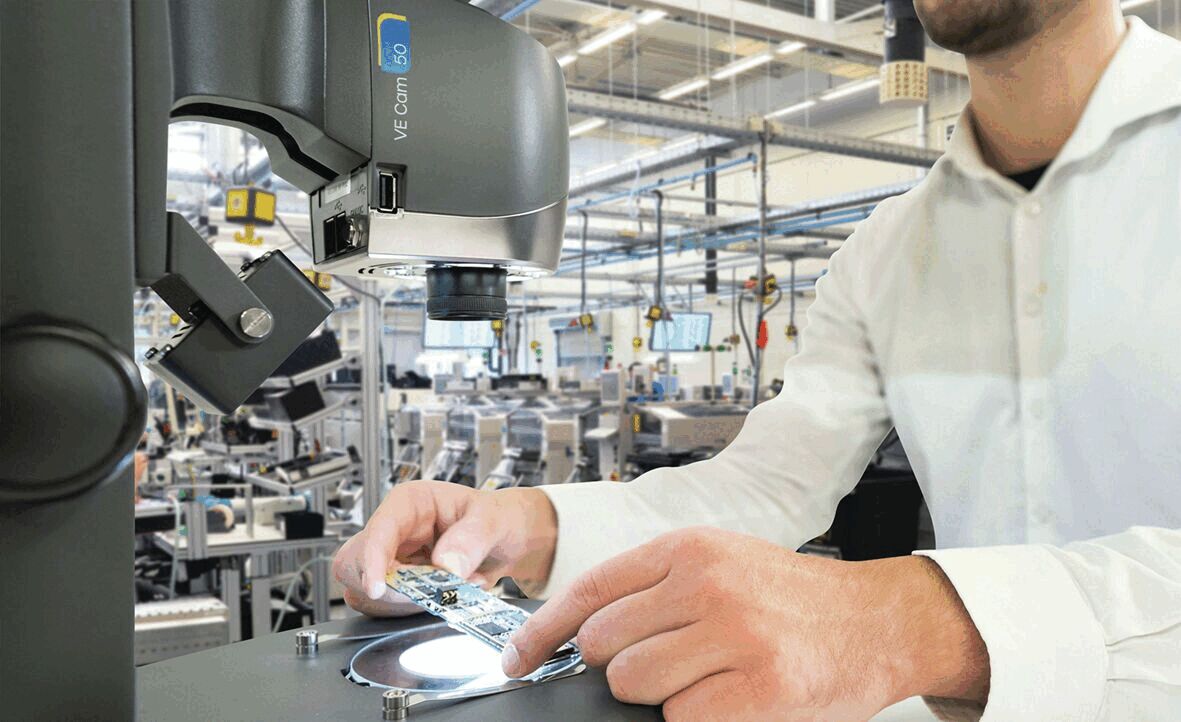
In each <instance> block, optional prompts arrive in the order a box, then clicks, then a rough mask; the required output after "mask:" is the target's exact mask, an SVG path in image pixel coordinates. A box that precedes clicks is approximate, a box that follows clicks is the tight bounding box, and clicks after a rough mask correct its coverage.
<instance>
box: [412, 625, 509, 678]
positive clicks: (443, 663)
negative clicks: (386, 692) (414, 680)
mask: <svg viewBox="0 0 1181 722" xmlns="http://www.w3.org/2000/svg"><path fill="white" fill-rule="evenodd" d="M398 663H399V664H401V665H402V666H403V667H405V668H406V669H407V670H408V671H410V672H413V673H414V674H417V675H420V676H422V677H426V678H428V679H467V678H468V677H481V678H488V681H489V683H490V684H501V683H503V682H506V681H508V677H505V676H504V674H503V673H502V672H501V671H500V655H499V654H497V653H496V651H495V650H493V649H492V648H491V647H489V646H488V645H486V644H484V643H483V642H481V641H479V640H476V639H473V638H471V637H469V636H467V635H464V634H455V635H451V636H447V637H439V638H438V639H432V640H430V641H428V642H423V643H422V644H416V645H414V646H413V647H411V648H410V649H407V650H406V651H405V652H402V654H401V656H399V657H398ZM493 678H498V679H493ZM484 681H485V680H484V679H481V683H483V682H484Z"/></svg>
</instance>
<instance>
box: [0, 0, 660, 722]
mask: <svg viewBox="0 0 1181 722" xmlns="http://www.w3.org/2000/svg"><path fill="white" fill-rule="evenodd" d="M0 34H2V36H3V42H2V43H0V48H2V52H3V66H4V68H5V69H6V70H7V69H10V68H22V71H21V72H19V73H16V72H13V73H7V72H6V73H5V78H4V80H5V82H4V83H3V86H2V87H0V93H2V98H0V116H2V122H0V127H2V128H3V144H2V145H0V149H2V153H3V163H0V181H2V182H0V192H2V194H3V196H4V199H5V204H6V205H8V206H10V207H11V208H23V209H28V211H29V212H22V213H5V214H3V216H2V217H0V244H2V246H0V255H3V257H4V264H3V266H2V267H0V287H3V288H4V302H3V305H2V306H0V340H2V343H0V357H2V359H0V360H2V361H3V364H2V365H3V369H4V373H3V374H2V375H0V424H2V425H3V427H2V428H0V458H3V459H4V468H3V469H2V470H0V575H2V576H3V577H4V578H6V579H19V580H20V584H6V585H3V587H2V588H0V608H3V609H4V610H5V611H4V634H5V637H4V644H3V645H2V646H0V679H3V680H4V684H5V686H6V687H7V688H11V689H14V690H15V689H19V690H20V691H21V693H20V694H19V695H7V696H6V697H5V702H4V704H5V714H6V716H8V717H11V718H13V719H72V718H79V717H90V716H94V715H95V714H101V715H102V716H103V717H105V718H110V719H130V718H132V717H139V718H141V719H173V720H182V719H202V720H207V719H243V718H248V719H263V718H266V719H307V718H312V717H331V718H338V719H342V718H348V719H368V718H376V717H377V716H378V715H382V714H385V715H386V716H387V718H388V714H389V713H390V710H388V709H387V710H385V712H384V713H383V708H384V707H387V706H388V705H389V703H390V700H391V699H393V700H394V701H395V702H397V701H398V700H400V703H401V707H400V708H399V709H396V710H393V712H395V713H397V714H398V715H401V716H405V713H406V712H407V709H406V708H407V706H413V707H414V716H415V718H416V719H420V720H432V719H444V718H445V719H452V720H463V719H472V720H475V719H535V718H538V717H540V716H543V715H545V714H548V713H550V712H552V711H553V710H554V709H555V706H560V707H561V709H562V716H563V717H564V718H565V719H568V720H572V721H573V720H600V719H609V718H614V719H622V718H625V717H626V718H628V719H633V720H635V719H658V718H659V713H658V711H656V710H654V709H647V708H642V707H631V706H624V705H621V704H618V703H616V702H614V701H613V700H612V699H611V696H610V694H609V693H608V689H607V683H606V679H605V677H604V675H603V674H602V672H601V671H598V670H586V671H583V667H582V666H578V667H576V668H574V669H573V670H572V672H574V674H573V676H566V677H565V678H562V679H554V680H553V681H549V680H548V679H546V678H538V679H529V680H507V679H501V680H499V681H497V682H495V683H494V684H481V685H475V686H473V685H471V684H470V679H469V678H466V677H465V678H462V679H460V678H459V677H457V676H456V675H455V674H453V673H448V672H447V670H443V672H442V674H440V673H438V672H430V673H425V672H423V671H422V670H417V669H408V668H405V665H403V664H402V663H401V661H403V660H405V659H406V657H405V656H404V655H401V654H400V652H398V651H397V650H399V649H401V650H406V649H411V648H418V646H416V645H420V644H426V643H428V642H433V641H435V640H437V639H453V638H454V637H455V636H456V632H454V631H453V630H450V629H448V628H447V627H446V626H445V624H442V623H439V622H433V621H431V619H430V618H425V617H422V616H419V617H414V618H408V619H404V620H394V621H390V620H364V619H354V620H346V621H343V622H331V623H325V624H321V625H317V626H316V627H314V628H312V629H308V630H305V631H304V632H303V633H301V635H300V636H299V637H298V640H297V639H296V638H295V635H285V634H272V635H266V636H264V637H262V638H259V639H255V640H252V641H247V642H243V643H240V644H234V645H229V646H221V647H218V648H216V649H211V650H206V651H203V652H199V653H197V654H191V655H186V656H183V657H179V658H177V659H174V660H168V661H164V662H159V663H156V664H151V665H147V666H146V667H144V668H142V670H141V671H140V672H139V674H138V675H137V674H136V672H135V669H134V656H133V655H134V645H133V639H134V633H133V619H134V615H133V602H134V599H133V594H132V585H131V584H130V583H129V582H130V579H129V572H130V570H131V568H132V562H133V559H132V545H131V544H130V543H129V542H130V540H131V536H132V527H133V523H132V508H131V505H130V504H128V500H129V499H131V498H132V494H133V492H132V454H133V451H134V449H135V447H136V444H137V443H138V441H139V439H140V437H141V436H142V434H143V431H144V429H145V426H146V409H147V394H146V393H145V390H144V388H143V383H142V380H141V378H140V376H139V372H138V369H137V367H136V364H135V361H134V359H133V358H132V353H133V329H134V319H133V308H132V303H131V300H132V298H133V291H134V289H135V287H136V286H140V287H143V286H150V287H152V288H153V290H155V292H156V293H157V294H158V295H159V296H160V297H161V299H162V300H163V301H164V302H165V303H166V304H167V305H169V306H170V307H171V308H172V309H173V310H174V311H175V312H176V313H177V314H178V315H179V316H180V318H181V320H182V324H181V326H180V327H179V329H178V330H177V333H176V334H175V335H174V336H173V337H172V338H170V339H169V340H168V341H167V342H166V343H163V344H162V345H160V346H158V347H157V348H155V349H151V350H149V352H148V357H147V365H148V366H149V367H150V368H151V369H152V371H153V373H155V375H156V376H157V377H158V378H161V379H164V380H165V381H166V382H167V383H168V384H170V385H171V386H173V387H174V388H176V389H178V390H180V391H181V392H182V393H184V395H185V397H186V398H188V399H189V400H190V401H192V402H193V403H194V404H195V405H196V406H197V407H198V408H200V409H202V410H205V411H207V412H211V413H215V414H219V415H230V414H232V413H233V412H234V410H235V409H237V408H238V407H239V406H240V405H241V404H242V402H243V401H245V400H246V398H247V397H248V396H249V395H250V394H251V393H252V392H254V391H255V390H256V389H257V388H258V387H259V386H260V385H262V383H263V381H264V380H265V379H266V378H267V377H268V376H270V375H271V374H272V373H273V372H274V371H275V369H276V368H277V367H278V366H279V365H280V364H281V363H282V362H283V360H284V359H286V358H287V357H288V356H289V355H290V354H291V352H292V351H293V350H294V349H295V348H296V347H297V346H298V345H299V344H300V343H301V342H302V341H303V340H304V339H306V338H307V337H308V336H309V335H310V334H311V333H313V331H314V330H315V329H316V328H317V327H318V326H319V325H320V324H321V323H322V322H323V321H324V319H325V318H326V317H327V316H328V314H329V313H331V311H332V308H333V304H332V303H331V302H330V301H329V300H328V299H327V298H326V297H325V296H324V295H323V294H322V293H321V292H320V291H319V290H318V289H317V288H316V287H315V285H314V284H313V283H312V282H311V281H309V280H308V278H307V277H305V276H304V274H303V273H302V272H301V271H300V269H298V268H297V267H295V266H294V265H293V264H292V263H291V261H290V260H288V258H287V257H286V256H285V255H284V254H283V253H282V252H281V251H272V252H269V253H266V254H263V255H262V256H260V257H259V258H258V259H256V260H254V261H253V262H251V263H250V264H248V265H247V266H246V267H244V268H242V269H241V270H240V272H239V270H238V269H230V268H229V267H228V266H227V265H226V264H225V262H224V261H223V260H222V259H221V258H220V257H218V256H217V255H216V254H215V252H214V251H213V249H212V248H211V247H210V246H209V244H208V243H207V242H206V241H205V239H204V238H202V237H201V236H200V235H199V234H198V232H197V231H196V230H195V229H194V228H193V227H192V226H190V225H189V224H188V222H187V221H185V219H184V218H183V217H182V216H180V215H178V214H174V213H168V212H167V210H166V208H165V200H166V192H165V190H166V177H167V162H168V160H167V159H168V155H167V149H168V130H167V129H168V123H169V122H170V121H171V120H182V119H183V120H197V121H204V122H213V123H222V124H227V125H231V126H234V127H238V128H242V129H244V130H247V131H249V132H251V133H253V134H254V135H255V136H256V137H257V138H259V140H260V141H261V142H262V144H263V145H264V147H265V148H266V150H267V152H268V155H269V157H270V163H271V168H272V170H273V171H274V172H275V173H276V174H277V175H278V176H280V177H282V178H283V179H285V180H287V181H288V182H290V183H292V184H293V185H295V186H296V187H297V188H299V189H300V190H302V191H304V192H305V193H307V194H308V199H309V207H308V211H309V214H310V215H311V220H312V251H313V254H312V255H313V260H314V265H315V269H316V270H317V271H321V272H329V273H332V274H335V275H352V276H354V277H360V278H361V279H363V280H378V279H381V278H384V277H387V276H418V277H423V278H425V284H426V292H427V311H428V315H429V317H430V318H432V319H439V320H464V319H466V320H472V319H475V320H493V319H503V318H504V316H505V314H506V311H507V302H506V300H505V290H506V284H507V279H508V277H509V276H510V275H526V276H535V275H542V274H545V273H548V272H552V271H553V270H554V269H556V267H557V265H558V260H559V256H560V252H561V245H562V237H563V228H564V225H565V221H566V196H567V188H568V183H569V151H568V142H569V141H568V139H569V130H568V123H567V115H566V113H567V111H566V107H567V106H566V96H565V86H564V80H563V74H562V71H561V69H560V67H559V66H558V63H557V62H556V60H555V59H554V58H553V56H552V55H551V54H550V53H549V52H548V51H547V50H546V49H545V48H544V47H543V46H542V45H541V44H539V43H538V42H536V41H535V40H534V39H532V38H530V37H529V36H528V35H527V34H526V33H523V32H521V31H519V30H517V29H516V28H514V27H512V26H511V25H509V24H507V23H504V22H502V21H500V20H499V19H498V18H496V17H493V16H491V15H489V14H487V13H486V12H484V11H482V10H480V9H479V8H475V7H472V6H470V5H468V4H466V3H464V2H457V1H455V0H330V1H329V0H288V1H286V2H281V3H280V2H250V3H242V2H237V1H236V0H167V1H165V0H153V1H147V0H110V1H109V2H103V3H78V2H73V1H72V0H42V1H41V2H35V3H32V2H6V3H3V4H2V5H0ZM473 119H477V120H478V122H473ZM50 207H52V209H53V213H52V215H53V218H54V222H53V223H45V213H44V212H35V209H46V208H50ZM79 294H81V296H80V295H79ZM362 371H363V372H366V371H372V369H363V370H362ZM47 428H51V429H54V430H55V431H56V433H54V434H46V433H44V430H45V429H47ZM58 439H69V440H70V443H71V448H70V449H69V453H63V450H62V449H60V448H58V446H57V440H58ZM379 483H380V482H379V481H376V480H373V481H371V480H369V479H366V484H372V485H373V490H374V491H375V492H377V491H379V488H378V487H377V486H376V485H377V484H379ZM376 499H377V494H376V493H374V494H373V495H367V496H366V503H367V505H371V504H372V503H374V502H376ZM186 503H189V502H186ZM192 503H195V502H192ZM367 512H368V513H372V509H371V508H370V509H367ZM203 518H204V517H203V516H202V515H199V514H198V515H195V516H193V519H195V520H200V519H203ZM198 523H199V522H198ZM247 526H248V525H247ZM256 533H257V531H256ZM210 536H212V535H210ZM210 541H212V540H210ZM300 541H301V543H303V541H305V540H300ZM329 542H331V543H332V544H337V543H339V540H331V539H330V540H329ZM275 543H276V544H279V545H283V544H286V543H287V541H286V539H276V540H275ZM326 543H328V542H326ZM185 546H187V545H185ZM181 547H182V545H181V543H180V538H179V537H177V543H176V544H175V545H174V549H178V550H179V549H180V548H181ZM190 551H191V550H190ZM186 553H187V552H186ZM324 553H325V554H330V553H331V550H330V549H327V550H324ZM250 561H251V563H252V566H254V567H255V569H254V574H256V575H258V576H259V577H260V578H259V579H258V581H259V582H260V583H265V580H266V577H265V573H266V569H265V568H266V565H267V564H268V563H269V559H268V555H265V554H264V555H258V556H257V558H256V559H251V560H250ZM235 568H238V567H227V573H232V571H233V570H234V569H235ZM522 606H525V607H528V606H529V605H528V604H527V603H525V604H523V605H522ZM214 607H216V605H210V612H209V614H208V615H207V616H209V617H210V618H216V617H217V616H218V614H220V610H218V609H215V608H214ZM163 611H164V612H165V613H167V614H170V615H175V614H183V613H185V612H184V610H163ZM268 618H269V612H268ZM219 624H220V623H217V622H211V623H210V626H211V628H212V627H215V626H219ZM217 634H218V635H220V634H221V632H220V631H218V632H217ZM317 635H318V636H317ZM374 635H380V638H381V639H382V640H383V641H382V644H383V645H384V646H383V647H382V653H381V654H378V655H376V656H375V655H374V654H373V653H372V652H371V651H367V650H370V649H371V647H372V645H371V644H370V643H369V642H367V641H364V640H359V639H357V637H363V636H374ZM210 636H212V635H210ZM463 639H465V638H461V640H460V641H463ZM297 641H298V645H297V643H296V642H297ZM471 641H472V643H473V644H477V645H478V644H480V643H479V642H476V641H474V640H471ZM297 647H298V648H297ZM391 649H392V650H394V652H395V653H392V654H391V653H390V650H391ZM455 661H456V663H457V664H458V663H459V662H460V661H463V660H461V659H458V658H457V659H456V660H455ZM342 668H352V669H354V670H360V669H362V668H363V669H364V670H365V673H366V674H365V680H366V681H365V684H363V685H361V684H355V683H353V682H352V681H350V680H349V679H345V678H343V677H342V676H341V674H340V673H339V670H340V669H342ZM579 672H581V673H579ZM137 679H138V689H137ZM482 679H483V677H481V680H482ZM507 690H512V692H511V693H509V694H495V693H496V692H502V691H507ZM488 695H490V696H488ZM468 697H478V699H467V700H465V701H463V702H461V703H457V700H460V699H464V698H468ZM440 700H446V704H445V705H444V706H442V707H441V708H439V707H436V708H434V709H432V707H433V706H435V702H436V701H440ZM243 705H245V706H243Z"/></svg>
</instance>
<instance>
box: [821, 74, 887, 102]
mask: <svg viewBox="0 0 1181 722" xmlns="http://www.w3.org/2000/svg"><path fill="white" fill-rule="evenodd" d="M881 82H882V81H881V80H879V79H877V78H870V79H869V80H858V81H857V82H854V83H845V84H844V85H839V86H837V87H835V88H833V89H832V90H830V91H828V92H827V93H823V94H821V96H820V99H821V100H826V101H827V100H837V99H838V98H845V97H848V96H850V95H854V94H856V93H860V92H862V91H865V90H869V89H870V88H876V87H878V85H880V84H881Z"/></svg>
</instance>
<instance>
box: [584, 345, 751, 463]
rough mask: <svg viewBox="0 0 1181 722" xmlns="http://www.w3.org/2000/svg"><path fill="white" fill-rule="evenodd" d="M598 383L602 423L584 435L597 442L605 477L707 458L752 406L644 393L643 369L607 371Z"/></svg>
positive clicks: (725, 442)
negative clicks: (662, 398) (669, 398)
mask: <svg viewBox="0 0 1181 722" xmlns="http://www.w3.org/2000/svg"><path fill="white" fill-rule="evenodd" d="M600 383H601V386H600V388H601V393H600V406H599V419H598V428H595V429H592V430H590V431H588V432H587V434H586V439H587V442H588V445H594V446H596V447H597V450H598V472H599V478H602V479H611V480H623V481H626V480H628V479H633V478H635V477H636V476H639V475H640V474H642V473H644V472H645V471H649V470H651V469H655V468H658V467H663V466H684V465H685V464H690V463H692V462H694V461H699V460H701V459H707V458H709V457H710V456H712V455H713V454H715V453H717V452H718V451H719V450H721V449H722V448H724V447H725V446H726V445H728V444H729V443H730V442H731V441H733V440H734V437H735V436H737V435H738V432H739V431H740V430H741V429H742V424H743V423H745V421H746V415H747V413H748V412H749V411H750V409H748V408H747V407H745V406H738V405H736V404H732V403H726V402H720V401H652V400H650V399H648V398H647V397H646V396H644V395H643V391H642V390H643V389H646V388H647V387H648V385H649V381H648V379H647V376H646V374H644V373H643V370H642V369H641V370H633V371H632V372H631V373H628V372H625V371H604V372H603V373H602V375H601V376H600ZM707 388H708V387H707Z"/></svg>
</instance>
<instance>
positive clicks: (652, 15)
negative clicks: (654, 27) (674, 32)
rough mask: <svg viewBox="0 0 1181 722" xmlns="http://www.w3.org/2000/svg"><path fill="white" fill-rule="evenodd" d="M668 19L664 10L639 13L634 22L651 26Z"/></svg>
mask: <svg viewBox="0 0 1181 722" xmlns="http://www.w3.org/2000/svg"><path fill="white" fill-rule="evenodd" d="M666 17H668V13H667V12H665V11H664V10H646V11H644V12H642V13H640V17H638V18H636V22H637V23H639V24H640V25H651V24H652V23H654V22H656V21H657V20H663V19H665V18H666Z"/></svg>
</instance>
